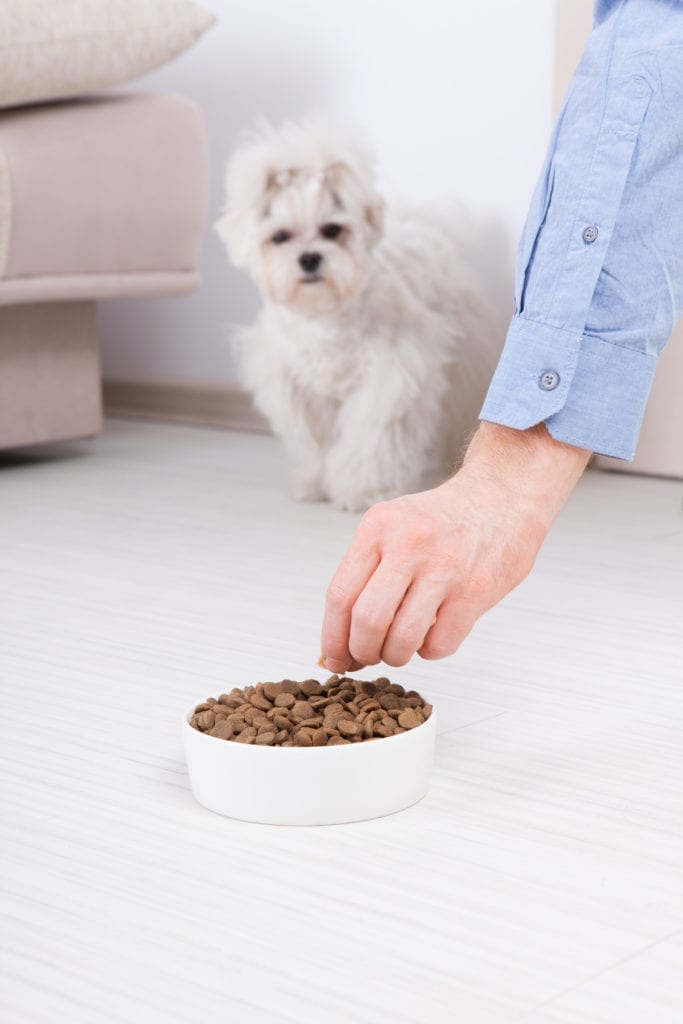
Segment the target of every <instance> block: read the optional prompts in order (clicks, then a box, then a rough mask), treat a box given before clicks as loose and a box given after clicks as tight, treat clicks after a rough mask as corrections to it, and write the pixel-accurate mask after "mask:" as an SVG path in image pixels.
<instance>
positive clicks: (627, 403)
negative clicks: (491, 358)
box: [479, 317, 657, 461]
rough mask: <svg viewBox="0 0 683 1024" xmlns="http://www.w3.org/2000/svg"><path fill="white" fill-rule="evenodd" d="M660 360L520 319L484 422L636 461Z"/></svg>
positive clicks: (500, 366) (510, 336) (511, 335)
mask: <svg viewBox="0 0 683 1024" xmlns="http://www.w3.org/2000/svg"><path fill="white" fill-rule="evenodd" d="M656 365H657V358H656V356H654V355H649V354H648V353H646V352H641V351H639V350H638V349H633V348H626V347H625V346H621V345H614V344H612V343H611V342H608V341H605V340H604V339H602V338H597V337H592V336H589V335H585V334H584V335H578V334H575V333H572V332H570V331H565V330H562V329H561V328H558V327H551V326H549V325H548V324H542V323H539V322H537V321H534V320H527V319H525V318H524V317H515V318H514V320H513V321H512V323H511V325H510V329H509V331H508V336H507V340H506V342H505V347H504V349H503V352H502V354H501V357H500V361H499V363H498V367H497V369H496V372H495V374H494V376H493V380H492V381H491V386H490V388H489V391H488V394H487V396H486V400H485V402H484V405H483V408H482V410H481V413H480V416H479V418H480V419H482V420H487V421H488V422H491V423H500V424H502V425H503V426H507V427H513V428H515V429H517V430H526V429H528V428H529V427H533V426H535V425H536V424H537V423H545V424H546V426H547V428H548V431H549V432H550V434H551V435H552V436H553V437H554V438H555V439H556V440H557V441H564V442H565V443H566V444H572V445H576V447H578V448H585V449H587V450H588V451H592V452H596V453H597V454H599V455H611V456H613V457H614V458H617V459H626V460H629V461H630V460H631V459H632V458H633V456H634V454H635V448H636V444H637V441H638V434H639V432H640V425H641V422H642V419H643V414H644V412H645V406H646V404H647V397H648V394H649V392H650V387H651V385H652V378H653V375H654V371H655V367H656Z"/></svg>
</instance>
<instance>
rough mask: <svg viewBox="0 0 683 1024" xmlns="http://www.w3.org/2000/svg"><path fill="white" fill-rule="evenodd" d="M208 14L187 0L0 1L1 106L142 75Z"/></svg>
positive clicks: (190, 38)
mask: <svg viewBox="0 0 683 1024" xmlns="http://www.w3.org/2000/svg"><path fill="white" fill-rule="evenodd" d="M214 21H215V18H214V16H213V15H212V14H209V13H208V12H207V11H204V10H202V9H201V8H200V7H197V5H196V4H194V3H191V2H190V0H106V2H103V0H11V2H10V3H8V2H2V3H0V107H11V106H17V105H19V104H23V103H35V102H38V101H40V100H51V99H62V98H66V97H70V96H80V95H83V94H84V93H89V92H93V91H95V90H98V89H104V88H107V87H108V86H112V85H117V84H120V83H121V82H126V81H128V80H130V79H131V78H135V77H136V76H138V75H142V74H144V73H146V72H147V71H151V70H152V68H156V67H158V66H159V65H160V64H163V63H164V62H165V61H167V60H170V58H171V57H174V56H175V55H176V54H178V53H181V52H182V51H183V50H186V49H187V48H188V47H189V46H191V45H192V43H194V42H195V40H196V39H198V38H199V36H200V35H201V34H202V32H204V31H205V30H206V29H207V28H209V26H210V25H212V24H213V22H214Z"/></svg>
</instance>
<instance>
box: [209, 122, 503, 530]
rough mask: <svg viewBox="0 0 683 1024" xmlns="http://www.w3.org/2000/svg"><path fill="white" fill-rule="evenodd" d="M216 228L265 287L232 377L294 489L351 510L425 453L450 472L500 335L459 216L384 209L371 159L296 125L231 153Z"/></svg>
mask: <svg viewBox="0 0 683 1024" xmlns="http://www.w3.org/2000/svg"><path fill="white" fill-rule="evenodd" d="M326 225H337V226H339V227H340V228H341V232H340V233H339V236H338V237H337V238H326V237H324V235H325V233H327V234H331V233H334V230H335V229H333V230H332V231H330V229H329V227H328V228H325V230H324V231H323V232H322V234H321V228H324V227H325V226H326ZM217 229H218V231H219V234H220V235H221V237H222V238H223V240H224V242H225V243H226V246H227V248H228V252H229V254H230V256H231V258H232V260H233V262H234V263H235V264H236V265H237V266H238V267H242V268H245V269H246V270H248V271H249V272H250V274H251V275H252V277H253V279H254V281H255V282H256V284H257V286H258V287H259V289H260V291H261V293H262V295H263V299H264V305H263V309H262V310H261V313H260V315H259V317H258V319H257V321H256V323H255V324H253V325H252V326H250V327H247V328H243V329H241V330H240V331H239V333H238V338H237V340H238V343H239V350H240V363H241V369H242V379H243V383H244V385H245V387H246V388H247V389H248V390H249V391H250V392H251V393H252V395H253V398H254V401H255V404H256V407H257V408H258V409H259V410H260V411H261V412H262V413H263V414H264V415H265V416H266V417H267V419H268V420H269V421H270V423H271V425H272V427H273V430H274V432H275V433H276V434H278V435H279V436H280V437H281V438H282V439H283V441H284V443H285V445H286V448H287V450H288V452H289V454H290V457H291V460H292V462H293V466H294V494H295V496H296V497H297V498H299V499H304V500H306V499H307V500H319V499H325V498H329V499H330V500H331V501H332V502H333V503H334V505H335V506H337V507H338V508H343V509H352V510H362V509H365V508H367V507H368V506H370V505H371V504H373V503H375V502H376V501H379V500H382V499H385V498H389V497H394V496H396V495H398V494H403V493H406V492H409V491H411V490H416V489H417V488H419V486H420V483H421V481H422V478H423V474H424V473H425V471H426V470H427V468H428V466H429V464H430V463H431V464H432V465H433V463H434V458H435V457H436V458H437V460H438V461H440V463H441V464H442V466H443V467H444V468H445V466H446V464H447V463H448V464H450V466H451V467H452V465H453V464H454V462H455V461H457V458H458V455H459V453H460V452H461V450H462V447H463V444H464V442H465V440H466V438H467V436H468V434H469V433H470V432H471V431H472V429H473V427H474V425H475V423H476V418H477V414H478V411H479V408H480V406H481V402H482V399H483V396H484V394H485V391H486V388H487V386H488V383H489V380H490V377H491V373H492V370H493V366H494V364H495V360H496V357H497V354H498V352H499V350H500V346H501V340H502V338H501V330H500V326H501V325H500V319H499V316H498V315H497V314H496V310H495V309H494V308H493V306H492V302H493V301H494V300H493V299H492V297H491V294H490V292H491V289H487V287H486V278H487V275H486V273H485V272H484V270H483V268H482V267H481V265H480V264H481V257H482V251H481V249H482V247H481V244H480V240H479V239H478V237H477V232H476V231H475V230H474V228H473V227H472V225H471V224H469V223H468V222H467V218H465V217H464V215H463V214H462V213H461V212H458V211H457V210H455V209H453V208H449V209H428V208H421V209H416V208H413V209H399V208H391V209H389V210H385V209H384V204H383V202H382V199H381V198H380V196H379V195H378V193H377V190H376V186H375V178H374V168H373V160H372V158H371V155H370V154H369V153H368V152H367V151H366V150H365V149H363V148H362V147H361V146H358V145H356V144H354V143H349V142H348V141H344V140H343V139H340V137H339V136H336V135H335V134H333V133H330V132H329V131H326V130H324V129H321V128H320V127H319V126H313V125H311V124H306V123H304V124H299V125H295V124H287V125H285V126H284V127H283V128H281V129H280V130H278V131H273V130H272V129H264V130H262V131H261V132H260V133H259V134H257V135H255V136H254V137H252V139H251V141H250V142H248V143H247V144H246V145H244V146H243V147H242V148H240V149H239V150H238V151H237V152H236V153H235V155H234V156H233V158H232V160H231V161H230V164H229V166H228V173H227V202H226V211H225V214H224V215H223V217H222V218H221V220H220V221H219V222H218V224H217ZM274 239H275V241H274ZM304 253H309V254H310V253H316V254H318V255H319V256H320V257H321V260H320V265H319V267H318V268H317V269H316V270H315V271H313V272H311V271H308V272H306V271H305V270H303V269H302V267H301V265H300V263H299V257H300V256H301V255H302V254H304ZM478 263H479V267H477V264H478Z"/></svg>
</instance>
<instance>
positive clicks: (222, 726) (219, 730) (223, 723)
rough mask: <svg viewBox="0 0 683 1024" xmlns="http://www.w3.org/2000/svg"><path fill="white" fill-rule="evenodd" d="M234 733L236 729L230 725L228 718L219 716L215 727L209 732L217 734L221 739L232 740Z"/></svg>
mask: <svg viewBox="0 0 683 1024" xmlns="http://www.w3.org/2000/svg"><path fill="white" fill-rule="evenodd" d="M233 735H234V730H233V728H232V726H231V725H230V722H229V721H228V720H227V718H223V717H221V718H219V719H218V721H217V722H216V724H215V725H214V727H213V729H212V730H211V732H210V733H209V736H215V737H216V738H217V739H219V740H231V739H232V737H233Z"/></svg>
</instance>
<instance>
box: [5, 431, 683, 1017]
mask: <svg viewBox="0 0 683 1024" xmlns="http://www.w3.org/2000/svg"><path fill="white" fill-rule="evenodd" d="M1 462H2V465H1V468H0V687H1V697H2V714H1V716H0V726H1V730H2V736H1V738H0V744H1V746H0V784H1V786H2V794H1V796H2V824H1V829H2V831H1V835H0V851H1V854H2V868H1V871H0V888H1V889H2V896H1V897H0V899H1V904H0V909H1V911H2V916H1V919H0V973H1V975H2V977H1V979H0V1018H1V1019H2V1021H3V1024H43V1022H45V1024H62V1022H64V1024H100V1022H101V1024H108V1022H112V1021H114V1022H127V1024H137V1022H140V1024H173V1022H183V1024H195V1022H196V1024H207V1022H209V1021H213V1020H216V1021H221V1022H223V1021H230V1022H234V1024H280V1022H292V1024H328V1022H332V1024H336V1022H340V1024H347V1022H351V1024H502V1022H512V1021H515V1022H516V1021H523V1022H530V1024H532V1022H533V1024H630V1022H633V1024H681V1021H682V1020H683V969H682V964H683V512H682V508H681V499H682V498H683V485H682V484H678V483H675V482H670V481H661V480H659V481H657V480H645V479H638V478H629V477H625V476H617V475H606V474H600V473H590V474H588V475H587V476H586V477H585V479H584V480H583V482H582V483H581V485H580V487H579V489H578V491H577V493H576V494H575V496H574V498H573V500H572V501H571V503H570V505H569V507H568V508H567V510H566V512H565V514H564V515H563V517H562V519H561V521H560V523H559V524H558V526H557V528H556V530H555V533H554V535H553V537H552V538H551V540H550V541H549V542H548V544H547V546H546V548H545V550H544V551H543V553H542V556H541V558H540V560H539V563H538V566H537V569H536V571H535V573H534V574H533V576H532V578H531V579H530V580H528V581H527V582H526V583H525V584H524V586H522V587H521V588H520V589H519V590H518V591H517V592H516V593H515V594H514V595H512V596H511V597H510V598H508V600H507V601H505V602H504V603H503V605H502V606H500V607H499V608H498V609H496V610H495V611H494V612H492V613H491V614H490V615H489V616H488V617H487V618H486V619H485V621H482V622H481V623H480V625H479V627H478V628H477V630H476V631H475V633H474V635H472V636H471V637H470V639H469V640H468V641H467V643H466V644H465V646H464V648H463V649H462V650H461V652H460V653H459V654H458V655H457V656H456V657H454V658H452V659H450V660H448V661H445V662H442V663H419V662H416V663H415V664H413V665H411V666H410V667H409V668H407V669H404V670H402V671H396V672H394V673H393V675H394V676H395V677H396V678H397V679H399V680H400V681H401V682H404V683H405V682H407V683H408V684H410V686H412V687H417V688H419V689H420V690H422V691H423V692H424V693H425V694H427V695H428V697H429V698H430V700H433V702H434V703H435V704H437V705H438V708H439V713H440V723H441V729H442V734H441V736H440V739H439V748H438V756H437V769H436V772H435V775H434V779H433V785H432V787H431V791H430V793H429V795H428V797H427V798H426V799H425V800H424V801H423V802H422V803H421V804H419V805H417V806H416V807H413V808H411V809H410V810H408V811H404V812H403V813H401V814H397V815H395V816H393V817H390V818H385V819H383V820H379V821H374V822H367V823H364V824H359V825H350V826H339V827H333V828H319V829H284V828H269V827H263V826H257V825H248V824H244V823H240V822H236V821H230V820H228V819H224V818H220V817H218V816H215V815H212V814H210V813H209V812H207V811H205V810H203V809H202V808H201V807H199V806H198V805H197V804H195V803H194V801H193V799H192V797H191V795H190V792H189V790H188V782H187V777H186V774H185V770H184V766H183V761H182V751H181V745H180V739H179V718H180V715H181V713H182V712H183V710H184V709H185V708H186V707H187V706H188V705H189V704H190V703H192V702H194V701H196V700H198V699H199V698H201V697H203V696H205V695H207V694H213V693H216V691H221V690H225V689H226V688H228V687H231V686H233V685H235V684H242V683H245V682H253V681H258V680H259V679H266V678H275V677H281V676H283V675H287V676H293V677H301V678H303V677H305V676H308V675H310V674H311V672H312V669H313V666H314V665H315V661H316V658H317V656H318V630H319V624H320V617H321V607H322V598H323V593H324V589H325V586H326V583H327V581H328V578H329V577H330V574H331V572H332V570H333V569H334V567H335V565H336V562H337V560H338V559H339V557H340V556H341V555H342V552H343V550H344V548H345V545H346V543H347V541H348V539H349V537H350V534H351V531H352V529H353V525H354V521H355V520H354V517H352V516H349V515H346V514H344V513H339V512H334V511H332V510H331V509H330V508H329V507H327V506H324V505H309V506H302V505H296V504H294V503H293V502H292V501H290V500H289V498H288V497H287V494H286V469H285V467H284V465H283V460H282V457H281V454H280V451H279V448H278V447H277V445H276V443H275V442H274V441H273V440H272V439H270V438H267V437H261V436H249V435H240V434H230V433H221V432H218V431H216V432H212V431H203V430H198V429H193V428H184V427H172V426H161V425H153V424H140V423H135V422H124V421H119V422H112V423H110V424H109V425H108V427H107V432H106V434H105V435H104V436H103V437H102V438H100V439H99V440H97V441H94V442H83V443H77V444H73V445H65V446H61V447H60V448H58V449H54V450H52V451H51V452H49V454H48V456H47V457H45V456H43V457H42V458H39V457H37V456H35V455H34V456H31V457H26V458H22V459H20V458H18V457H16V456H15V457H13V458H12V457H7V456H5V457H4V459H2V460H1Z"/></svg>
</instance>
